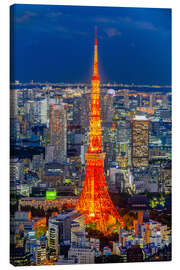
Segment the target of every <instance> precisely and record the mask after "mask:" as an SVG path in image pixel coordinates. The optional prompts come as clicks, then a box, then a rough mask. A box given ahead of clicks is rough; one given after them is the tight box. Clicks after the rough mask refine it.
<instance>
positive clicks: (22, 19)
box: [16, 11, 37, 23]
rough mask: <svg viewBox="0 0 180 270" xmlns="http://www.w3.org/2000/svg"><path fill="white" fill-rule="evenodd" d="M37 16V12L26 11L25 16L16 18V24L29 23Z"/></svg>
mask: <svg viewBox="0 0 180 270" xmlns="http://www.w3.org/2000/svg"><path fill="white" fill-rule="evenodd" d="M35 16H37V14H36V13H35V12H31V11H25V12H24V15H23V16H21V17H17V18H16V22H19V23H21V22H24V21H27V20H29V19H30V18H32V17H35Z"/></svg>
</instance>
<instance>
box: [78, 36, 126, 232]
mask: <svg viewBox="0 0 180 270" xmlns="http://www.w3.org/2000/svg"><path fill="white" fill-rule="evenodd" d="M99 85H100V78H99V74H98V54H97V37H95V47H94V70H93V76H92V90H91V112H90V122H89V147H88V151H87V153H85V159H86V175H85V180H84V186H83V190H82V192H81V195H80V198H79V200H78V203H77V205H76V209H77V211H78V212H80V213H83V214H84V215H85V222H86V224H89V223H95V224H96V229H98V230H99V231H101V232H103V233H104V234H108V233H110V232H111V229H110V227H111V226H114V225H117V226H123V221H122V219H121V217H120V216H119V214H118V211H117V210H116V208H115V207H114V205H113V203H112V201H111V198H110V196H109V193H108V188H107V185H106V180H105V174H104V159H105V153H104V152H103V151H102V140H101V134H102V129H101V119H100V88H99Z"/></svg>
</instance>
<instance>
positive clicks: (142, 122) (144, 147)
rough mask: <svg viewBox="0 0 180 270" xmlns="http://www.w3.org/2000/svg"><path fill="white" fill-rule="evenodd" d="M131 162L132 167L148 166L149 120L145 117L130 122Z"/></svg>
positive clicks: (137, 117)
mask: <svg viewBox="0 0 180 270" xmlns="http://www.w3.org/2000/svg"><path fill="white" fill-rule="evenodd" d="M131 162H132V166H133V167H147V166H148V164H149V120H148V119H147V118H146V117H145V116H136V117H135V118H134V119H133V120H132V121H131Z"/></svg>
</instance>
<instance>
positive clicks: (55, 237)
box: [48, 210, 82, 255]
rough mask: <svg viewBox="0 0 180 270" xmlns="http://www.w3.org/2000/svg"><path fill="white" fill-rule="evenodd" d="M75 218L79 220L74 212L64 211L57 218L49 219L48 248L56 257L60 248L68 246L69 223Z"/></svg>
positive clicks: (69, 239) (69, 238) (69, 236)
mask: <svg viewBox="0 0 180 270" xmlns="http://www.w3.org/2000/svg"><path fill="white" fill-rule="evenodd" d="M81 216H82V215H81ZM75 218H77V219H78V220H80V215H79V213H77V211H76V210H73V211H72V210H69V211H68V210H66V211H64V212H62V213H60V214H59V215H58V216H56V217H54V218H51V219H49V224H48V231H49V248H50V249H51V250H54V252H55V254H56V255H58V254H60V246H62V245H70V243H71V223H72V220H73V219H75Z"/></svg>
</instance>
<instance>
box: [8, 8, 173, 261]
mask: <svg viewBox="0 0 180 270" xmlns="http://www.w3.org/2000/svg"><path fill="white" fill-rule="evenodd" d="M19 7H20V8H19ZM27 7H28V8H29V7H31V8H30V9H29V10H27V9H25V8H27ZM54 7H55V6H41V5H13V6H11V34H12V35H15V36H14V37H15V40H12V39H11V42H13V43H11V57H12V58H11V83H10V179H9V180H10V263H11V264H12V265H14V266H30V265H67V264H92V263H94V264H99V263H112V262H113V263H126V262H152V261H170V260H171V258H172V254H171V248H172V240H171V238H172V224H171V223H172V220H171V204H172V202H171V190H172V171H171V168H172V93H171V85H170V83H168V84H166V85H163V86H162V85H161V84H160V85H159V81H161V80H162V79H163V76H165V75H167V74H168V76H169V77H171V65H168V68H169V70H170V71H169V72H168V73H167V74H166V72H164V69H163V68H165V65H163V63H161V60H162V58H161V57H163V54H164V52H165V51H166V50H167V52H168V55H167V56H168V57H169V56H171V50H170V48H169V47H168V42H166V43H163V41H165V40H166V39H162V36H160V39H159V41H160V40H161V42H162V43H161V44H158V45H157V42H158V40H157V39H153V38H152V37H153V36H154V34H153V33H156V34H157V33H158V32H159V31H160V33H161V35H163V36H164V35H165V36H166V38H167V39H168V37H169V36H171V33H169V34H168V35H167V32H166V30H167V28H168V27H169V19H168V16H170V13H171V12H170V13H169V11H170V10H169V9H167V10H164V9H162V10H160V9H146V10H145V9H139V8H138V9H136V8H135V9H129V8H128V9H127V8H126V9H124V8H123V9H119V8H115V9H114V8H102V9H99V8H96V7H87V9H84V7H73V6H72V7H68V6H66V7H65V6H63V7H62V6H61V9H62V10H61V11H60V10H59V9H58V10H53V9H54ZM46 8H49V9H46ZM79 9H80V10H79ZM85 10H86V12H85ZM95 10H98V12H99V11H100V10H101V11H102V12H101V14H100V13H98V16H97V17H94V16H95V14H96V13H95ZM107 10H109V14H106V17H102V15H105V12H107ZM119 10H120V11H121V12H122V13H123V14H124V11H125V10H126V11H127V10H128V12H129V15H128V16H126V17H123V20H122V13H121V12H120V13H121V16H120V14H119ZM22 11H23V12H22ZM52 11H53V12H52ZM74 11H76V16H75V17H74V14H75V12H74ZM110 11H112V12H113V14H112V13H110ZM142 11H143V12H142ZM14 12H15V15H16V17H13V14H14ZM73 12H74V13H73ZM92 12H93V16H92ZM131 12H132V13H131ZM141 12H142V13H141ZM147 13H148V14H147ZM166 13H167V14H166ZM117 14H119V17H117ZM160 14H163V15H162V16H160ZM165 14H166V15H167V17H166V16H165V17H166V19H165V17H163V16H164V15H165ZM77 15H78V16H77ZM100 15H101V17H100ZM126 15H127V13H126ZM130 15H131V16H130ZM140 15H141V16H140ZM156 15H157V17H156ZM64 16H65V17H64ZM108 16H110V17H111V18H110V20H109V17H108ZM123 16H124V15H123ZM162 17H163V18H164V19H163V18H162ZM39 18H41V19H42V21H41V22H39V23H38V20H39ZM43 18H44V19H43ZM45 18H46V19H45ZM47 18H48V19H47ZM50 18H51V20H52V22H51V23H52V24H50V25H49V24H48V22H50V21H51V20H50ZM94 18H96V21H97V20H98V22H99V18H101V19H100V22H99V24H101V25H100V31H99V25H96V26H98V32H97V31H96V30H95V34H94V33H93V34H92V33H91V30H89V32H88V34H87V35H86V34H85V33H84V32H82V31H80V32H76V31H75V30H76V27H78V24H76V23H75V22H78V23H79V25H80V26H81V27H80V28H78V29H79V30H82V29H83V27H87V25H88V23H89V27H90V28H89V29H91V25H90V22H92V21H91V20H92V19H93V20H94ZM120 18H121V19H120ZM157 18H158V20H157ZM169 18H170V17H169ZM14 19H15V20H14ZM60 19H62V21H61V23H62V26H63V27H61V28H60V29H59V28H58V29H59V31H58V32H57V28H56V27H57V26H58V27H59V23H60V21H59V20H60ZM64 19H66V20H65V21H64ZM107 19H108V20H107ZM46 20H47V21H46ZM73 20H74V21H73ZM83 20H84V25H81V22H82V21H83ZM118 20H120V22H121V24H123V22H124V24H125V25H126V29H127V25H129V29H131V30H134V32H131V31H130V30H128V31H127V36H129V35H130V37H135V36H136V38H137V39H136V40H137V41H139V43H140V44H141V46H142V48H143V50H141V53H140V51H139V50H138V48H140V47H138V48H137V47H136V46H135V47H134V46H132V48H133V50H134V54H133V55H132V54H130V51H129V48H128V47H126V46H125V45H127V44H128V39H127V40H126V39H125V40H124V45H123V44H122V43H123V42H122V43H121V39H122V40H123V38H124V32H123V31H120V30H118V28H115V26H114V27H112V25H111V24H112V23H113V24H116V22H117V21H118ZM156 20H157V21H156ZM163 20H165V21H163ZM150 21H151V23H150ZM155 21H156V23H155ZM160 21H161V24H160ZM67 22H68V25H67ZM73 22H74V23H73ZM162 22H163V23H162ZM33 23H34V25H33ZM72 23H73V25H72ZM106 23H107V25H108V26H109V28H108V29H107V28H104V30H103V31H104V32H103V31H102V29H103V28H102V27H105V26H104V24H106ZM35 25H36V27H34V26H35ZM52 25H53V26H54V27H55V28H56V31H55V32H54V31H53V32H52V31H51V30H52ZM125 25H124V26H125ZM160 25H161V27H160ZM162 25H163V27H165V28H163V29H162ZM132 26H135V29H134V28H133V29H132ZM67 27H69V28H67ZM13 28H14V29H15V32H13ZM34 29H35V32H34ZM53 29H54V28H53ZM65 29H66V30H65ZM67 29H69V30H70V31H69V30H68V31H67ZM95 29H96V28H95ZM124 29H125V28H124ZM16 30H17V31H16ZM26 30H28V31H27V32H26ZM93 30H94V29H93ZM18 31H20V32H19V34H20V33H21V34H22V36H21V35H19V34H18V33H17V32H18ZM138 31H140V32H141V34H143V36H142V37H141V38H140V36H138V35H137V32H138ZM40 32H41V34H42V32H43V33H44V39H42V35H40ZM30 33H31V35H29V34H30ZM82 33H83V34H82ZM34 34H35V35H36V39H34V37H35V36H34ZM91 34H92V35H91ZM139 34H140V33H139ZM77 36H79V38H78V39H77V38H76V37H77ZM92 36H93V38H92ZM127 36H126V37H127ZM165 36H164V37H165ZM11 37H12V36H11ZM60 37H61V39H60ZM154 37H155V36H154ZM91 39H92V40H93V41H94V42H93V43H94V44H93V46H91V45H90V44H91V43H92V40H91ZM55 40H56V41H57V43H56V42H55ZM60 40H61V42H59V41H60ZM71 41H73V42H71ZM166 41H167V40H166ZM155 42H156V43H155ZM47 43H48V44H47ZM147 43H148V46H149V47H148V46H147ZM152 43H153V44H152ZM88 44H89V45H88ZM165 44H167V46H165ZM50 45H52V46H50ZM107 45H108V46H107ZM120 45H123V46H124V47H123V46H120ZM163 45H164V46H163ZM38 46H40V47H41V51H38ZM63 46H64V47H63ZM155 46H156V48H155ZM162 46H163V49H164V50H163V49H162ZM50 48H51V49H52V48H54V50H53V51H52V50H50ZM55 48H56V50H55ZM71 48H72V49H71ZM113 48H114V50H113ZM58 49H59V50H60V51H59V50H58ZM61 49H62V50H61ZM121 49H122V52H121ZM150 49H152V50H150ZM154 49H155V50H154ZM18 51H19V52H20V51H21V54H19V55H18V54H17V52H18ZM90 51H91V53H90ZM87 52H88V53H87ZM101 52H102V53H101ZM135 52H136V53H135ZM155 52H156V53H157V52H158V55H157V56H160V57H156V58H153V57H152V54H153V55H154V56H155ZM60 55H61V56H62V58H61V62H60V63H59V62H58V59H59V57H60ZM121 55H123V56H124V58H122V61H121V65H119V62H120V60H119V59H120V58H121V57H120V56H121ZM113 56H114V57H113ZM132 56H136V57H135V58H133V57H132ZM119 57H120V58H119ZM126 57H127V58H126ZM168 57H167V58H168ZM167 58H166V59H165V58H164V57H163V61H166V60H167ZM29 59H30V61H29ZM123 59H124V60H123ZM126 59H127V60H128V61H125V60H126ZM142 59H144V61H145V62H144V65H143V62H142ZM148 59H149V60H148ZM22 60H23V62H22ZM106 60H108V61H107V62H106ZM135 60H138V61H135ZM150 60H151V61H150ZM123 61H124V62H123ZM70 63H71V65H70ZM131 63H133V65H134V66H133V65H131ZM157 63H158V64H157ZM52 64H53V65H52ZM57 64H58V65H57ZM154 64H156V69H155V68H154ZM158 65H160V66H161V67H163V68H162V69H161V72H160V71H159V67H158ZM18 66H19V67H22V68H21V69H18V70H16V67H18ZM59 67H61V69H59ZM75 67H76V68H75ZM118 67H122V69H120V68H118ZM129 67H130V68H131V69H132V72H133V70H134V75H133V73H131V72H129V71H128V72H127V70H129ZM108 68H110V69H108ZM74 70H76V72H75V73H74ZM166 71H167V70H166ZM17 72H20V74H21V76H22V77H23V76H25V74H28V76H32V74H34V75H36V76H37V79H36V78H35V77H33V78H31V79H27V81H26V82H27V83H23V79H20V78H16V76H17ZM40 72H41V74H42V75H43V76H46V83H42V81H43V80H42V77H41V75H40ZM67 72H68V74H69V75H68V76H69V77H68V81H67V82H66V83H65V81H66V74H67ZM106 72H107V74H108V76H107V75H105V74H106ZM121 72H122V74H121V76H122V78H121V79H120V81H121V82H120V83H116V84H115V83H109V82H110V81H108V82H107V83H105V81H106V79H107V78H111V79H109V80H112V76H114V78H115V77H116V76H117V75H118V74H120V73H121ZM139 73H141V74H140V75H141V79H140V81H139V83H138V82H133V83H131V84H130V83H126V84H125V83H122V82H123V80H125V79H126V75H128V76H130V75H131V80H133V78H135V77H136V78H137V76H138V74H139ZM58 74H61V76H62V77H61V78H60V79H59V80H58V82H59V81H61V82H62V81H63V82H64V83H52V82H50V81H51V80H52V76H54V78H55V77H56V76H58ZM85 74H88V75H85ZM161 75H163V76H161ZM74 76H75V77H76V79H77V80H80V81H81V83H72V80H73V78H75V77H74ZM133 76H134V77H133ZM146 76H147V78H148V80H149V81H151V84H149V85H147V84H148V83H145V80H146ZM154 76H157V78H158V83H152V79H153V80H154V78H155V77H154ZM50 77H51V80H50ZM79 78H80V79H79ZM88 78H91V84H90V81H88ZM118 78H119V77H118ZM83 80H85V82H84V83H83ZM40 82H41V83H40Z"/></svg>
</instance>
